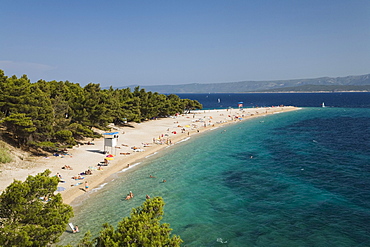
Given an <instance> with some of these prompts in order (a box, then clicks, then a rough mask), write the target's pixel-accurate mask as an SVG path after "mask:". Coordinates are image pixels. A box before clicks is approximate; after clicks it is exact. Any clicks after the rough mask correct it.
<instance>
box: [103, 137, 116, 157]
mask: <svg viewBox="0 0 370 247" xmlns="http://www.w3.org/2000/svg"><path fill="white" fill-rule="evenodd" d="M103 137H104V153H109V148H110V153H113V150H115V151H114V152H116V146H117V142H118V132H109V133H104V134H103Z"/></svg>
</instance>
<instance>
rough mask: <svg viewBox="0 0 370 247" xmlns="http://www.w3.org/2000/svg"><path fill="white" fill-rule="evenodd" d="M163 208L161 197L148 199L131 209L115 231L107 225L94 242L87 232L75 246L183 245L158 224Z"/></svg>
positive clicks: (165, 225)
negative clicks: (129, 213)
mask: <svg viewBox="0 0 370 247" xmlns="http://www.w3.org/2000/svg"><path fill="white" fill-rule="evenodd" d="M163 207H164V201H163V199H162V197H154V198H152V199H147V200H146V201H145V202H144V203H143V205H142V206H140V207H138V208H134V209H132V211H131V215H130V217H125V218H123V219H122V221H120V222H119V223H118V226H117V228H116V229H114V227H113V226H112V225H109V224H107V223H106V224H104V225H103V229H102V230H101V231H100V233H99V236H98V237H96V238H95V239H93V240H91V233H90V232H89V231H88V232H87V233H86V234H85V236H84V238H83V239H82V240H81V241H80V243H79V244H78V246H79V247H94V246H95V247H108V246H112V247H113V246H117V247H118V246H122V247H124V246H131V247H139V246H142V247H152V246H158V247H161V246H168V247H178V246H180V244H181V243H182V242H183V241H182V240H181V238H180V237H179V236H176V235H173V236H171V231H172V229H171V228H170V226H169V224H166V223H163V224H161V223H160V220H161V219H162V216H163Z"/></svg>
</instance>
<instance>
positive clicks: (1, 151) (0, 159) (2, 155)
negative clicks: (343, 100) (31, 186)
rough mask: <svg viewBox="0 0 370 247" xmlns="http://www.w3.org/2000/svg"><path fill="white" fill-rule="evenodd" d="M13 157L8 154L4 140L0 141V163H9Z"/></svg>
mask: <svg viewBox="0 0 370 247" xmlns="http://www.w3.org/2000/svg"><path fill="white" fill-rule="evenodd" d="M12 161H13V159H12V157H11V155H10V152H9V149H8V148H7V147H6V146H5V144H4V142H2V141H0V163H3V164H4V163H9V162H12Z"/></svg>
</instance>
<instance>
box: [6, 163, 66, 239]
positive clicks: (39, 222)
mask: <svg viewBox="0 0 370 247" xmlns="http://www.w3.org/2000/svg"><path fill="white" fill-rule="evenodd" d="M49 175H50V171H49V170H46V171H44V172H43V173H39V174H37V175H36V176H28V178H27V179H26V181H24V182H21V181H17V180H15V181H14V182H13V183H12V184H10V185H9V186H8V187H7V188H6V190H5V191H4V192H3V193H2V194H1V195H0V246H46V245H50V244H52V243H56V242H57V241H58V240H59V237H60V235H61V234H62V233H63V232H64V231H65V228H66V225H67V223H68V221H69V219H70V217H72V216H73V209H72V207H71V206H69V205H67V204H64V203H63V201H62V197H61V195H60V194H59V193H58V194H54V192H55V191H56V190H57V186H58V182H59V178H57V177H50V176H49Z"/></svg>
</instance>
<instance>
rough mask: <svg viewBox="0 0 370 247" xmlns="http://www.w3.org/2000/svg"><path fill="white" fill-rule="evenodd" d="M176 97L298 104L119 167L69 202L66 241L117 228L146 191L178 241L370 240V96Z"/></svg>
mask: <svg viewBox="0 0 370 247" xmlns="http://www.w3.org/2000/svg"><path fill="white" fill-rule="evenodd" d="M179 96H180V98H189V99H195V100H198V101H199V102H200V103H201V104H203V107H204V109H221V108H236V107H238V106H239V105H240V104H243V106H242V107H244V108H249V107H266V106H277V105H291V106H297V107H300V108H301V109H300V110H297V111H291V112H285V113H280V114H272V115H268V116H264V117H258V118H254V119H251V120H247V121H241V122H240V123H237V124H232V125H227V126H224V127H219V128H215V129H213V130H212V131H207V132H206V133H203V134H200V135H194V136H190V138H188V139H186V140H184V141H182V142H179V143H176V144H175V145H172V146H170V147H168V148H166V149H164V150H162V151H160V152H158V153H156V154H154V155H152V156H148V157H147V158H145V159H143V160H141V161H138V162H137V163H136V164H134V165H132V166H131V167H130V169H126V170H122V171H121V172H119V173H116V174H114V175H113V176H111V177H110V178H109V179H108V180H107V181H106V183H104V184H102V185H101V186H100V187H99V188H97V189H94V190H93V191H92V192H89V193H86V194H85V195H84V196H83V197H81V198H78V200H76V201H75V202H73V203H72V205H73V207H74V209H75V217H74V218H72V219H71V222H73V223H74V224H77V225H78V226H79V228H80V230H81V232H80V233H79V234H71V233H69V232H68V231H66V233H64V234H63V235H62V242H61V244H68V243H71V244H72V245H74V246H76V243H77V242H78V241H79V239H81V238H82V237H83V235H84V233H85V232H86V231H88V230H89V231H91V233H92V234H93V236H97V234H98V233H99V231H100V230H101V229H102V225H103V224H104V223H109V224H111V225H113V226H114V227H116V225H117V223H118V222H119V221H120V220H122V218H123V217H127V216H129V214H130V212H131V210H132V208H135V207H138V206H140V205H141V204H142V203H143V202H144V201H145V195H146V194H148V195H150V196H151V197H154V196H161V197H163V199H164V201H165V203H166V205H165V208H164V217H163V219H162V221H161V222H162V223H168V224H170V227H171V228H172V229H173V231H172V233H173V234H176V235H179V236H180V237H181V239H182V240H183V241H184V242H183V244H182V246H194V247H199V246H230V247H231V246H237V247H238V246H261V247H262V246H264V247H265V246H266V247H267V246H276V247H277V246H281V247H283V246H284V247H286V246H302V247H303V246H322V247H327V246H336V247H340V246H343V247H345V246H346V247H347V246H348V247H360V246H370V93H289V94H288V93H286V94H280V93H275V94H269V93H260V94H179ZM241 102H243V103H241ZM322 103H324V105H325V107H322ZM149 175H153V176H155V177H156V178H149ZM163 179H166V181H167V182H166V183H162V180H163ZM129 191H132V192H133V193H134V195H135V197H134V199H132V200H129V201H125V200H124V198H125V196H126V195H127V193H128V192H129Z"/></svg>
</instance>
